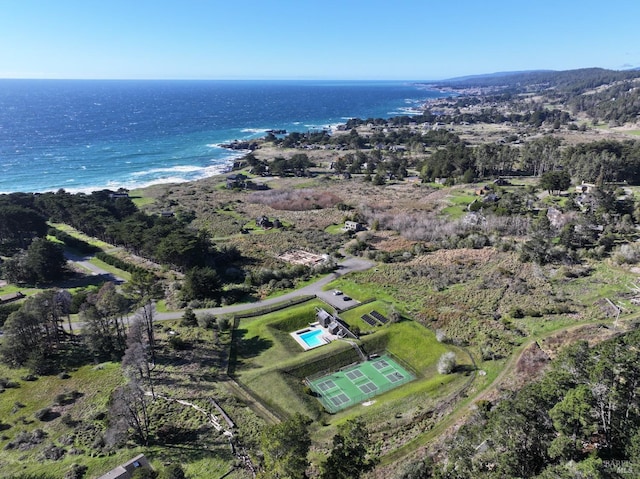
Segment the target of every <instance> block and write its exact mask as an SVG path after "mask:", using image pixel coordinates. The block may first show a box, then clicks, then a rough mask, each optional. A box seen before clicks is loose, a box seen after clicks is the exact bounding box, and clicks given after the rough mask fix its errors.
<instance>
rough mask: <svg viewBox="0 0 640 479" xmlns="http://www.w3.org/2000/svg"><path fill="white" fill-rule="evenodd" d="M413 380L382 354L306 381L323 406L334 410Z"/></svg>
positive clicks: (404, 370) (398, 365)
mask: <svg viewBox="0 0 640 479" xmlns="http://www.w3.org/2000/svg"><path fill="white" fill-rule="evenodd" d="M414 379H415V376H414V375H413V374H412V373H411V372H409V371H408V370H407V369H406V368H404V367H402V366H401V365H400V364H398V362H397V361H395V360H394V359H392V358H391V357H390V356H389V355H388V354H385V355H382V356H379V357H377V358H375V359H370V360H369V361H365V362H363V363H359V364H355V365H352V366H349V367H347V368H345V369H341V370H340V371H336V372H334V373H332V374H329V375H325V376H322V377H319V378H315V379H307V382H308V383H309V387H310V388H311V390H312V391H314V392H315V393H316V395H317V397H318V399H319V400H320V402H321V403H322V405H323V406H324V408H325V409H326V410H327V411H329V412H337V411H340V410H341V409H345V408H347V407H349V406H353V405H354V404H358V403H360V402H362V401H366V400H367V399H369V398H372V397H374V396H377V395H378V394H382V393H384V392H386V391H389V390H391V389H394V388H397V387H399V386H401V385H403V384H405V383H408V382H409V381H413V380H414Z"/></svg>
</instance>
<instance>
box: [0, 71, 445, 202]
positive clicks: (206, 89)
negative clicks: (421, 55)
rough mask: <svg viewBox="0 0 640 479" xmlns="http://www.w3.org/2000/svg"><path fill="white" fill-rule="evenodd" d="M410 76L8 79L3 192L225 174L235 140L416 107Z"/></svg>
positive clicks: (2, 129)
mask: <svg viewBox="0 0 640 479" xmlns="http://www.w3.org/2000/svg"><path fill="white" fill-rule="evenodd" d="M442 96H446V94H445V93H441V92H439V91H433V90H428V89H425V88H424V87H422V86H420V85H418V84H413V83H409V82H346V81H345V82H339V81H333V82H331V81H98V80H0V193H11V192H18V191H22V192H43V191H57V190H59V189H64V190H66V191H69V192H90V191H94V190H99V189H103V188H110V189H117V188H120V187H122V188H127V189H133V188H139V187H144V186H148V185H151V184H154V183H178V182H184V181H193V180H197V179H201V178H204V177H208V176H211V175H214V174H218V173H220V172H222V171H224V169H225V167H227V166H228V165H229V163H230V162H232V161H233V159H234V158H236V157H238V156H239V155H240V153H238V152H237V151H230V150H227V149H224V148H221V147H220V145H221V144H224V143H228V142H230V141H232V140H236V139H237V140H244V139H251V138H256V137H261V136H264V134H265V132H266V130H269V129H284V130H287V131H288V132H291V131H299V132H304V131H308V130H317V129H322V128H330V127H334V126H336V125H338V124H340V123H344V122H345V121H346V120H347V119H349V118H388V117H391V116H397V115H403V114H412V113H415V112H416V111H417V110H416V109H417V108H418V107H419V106H420V105H421V104H422V103H424V102H425V101H426V100H428V99H430V98H436V97H442Z"/></svg>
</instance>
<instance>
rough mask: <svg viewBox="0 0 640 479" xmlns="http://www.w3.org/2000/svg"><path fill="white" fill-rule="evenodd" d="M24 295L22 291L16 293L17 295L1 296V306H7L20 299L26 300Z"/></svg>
mask: <svg viewBox="0 0 640 479" xmlns="http://www.w3.org/2000/svg"><path fill="white" fill-rule="evenodd" d="M24 297H25V295H24V293H22V292H20V291H16V292H15V293H8V294H4V295H2V296H0V304H7V303H11V302H13V301H18V300H19V299H22V298H24Z"/></svg>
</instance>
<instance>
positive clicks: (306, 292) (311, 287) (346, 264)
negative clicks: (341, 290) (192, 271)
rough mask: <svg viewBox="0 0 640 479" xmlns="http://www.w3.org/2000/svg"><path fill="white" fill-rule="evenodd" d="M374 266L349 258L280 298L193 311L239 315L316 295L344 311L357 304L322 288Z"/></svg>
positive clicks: (175, 314)
mask: <svg viewBox="0 0 640 479" xmlns="http://www.w3.org/2000/svg"><path fill="white" fill-rule="evenodd" d="M373 266H375V263H374V262H373V261H369V260H366V259H363V258H356V257H353V256H352V257H349V258H347V259H345V260H344V261H342V262H340V263H338V268H337V270H336V271H335V272H333V273H331V274H328V275H327V276H324V277H323V278H320V279H319V280H317V281H314V282H313V283H310V284H308V285H306V286H303V287H302V288H299V289H296V290H294V291H291V292H289V293H286V294H283V295H281V296H275V297H273V298H268V299H264V300H261V301H256V302H254V303H242V304H233V305H231V306H220V307H218V308H208V309H198V310H196V311H194V312H195V313H196V314H213V315H220V314H230V313H239V312H241V311H247V310H250V309H256V308H262V307H265V306H272V305H274V304H278V303H282V302H285V301H289V300H291V299H294V298H299V297H300V296H312V295H316V296H317V297H318V298H320V299H322V300H323V301H324V302H326V303H328V304H330V305H332V306H337V307H338V308H340V309H344V308H345V307H348V306H352V305H354V304H356V303H357V302H356V301H355V300H353V299H351V300H349V301H345V300H344V296H334V295H333V293H332V292H331V291H324V290H323V288H324V287H325V286H326V285H328V284H329V283H331V281H333V280H335V279H337V278H339V277H341V276H344V275H346V274H349V273H353V272H356V271H366V270H368V269H370V268H372V267H373ZM183 314H184V312H183V311H171V312H166V313H156V317H155V320H156V321H163V320H168V319H179V318H181V317H182V316H183Z"/></svg>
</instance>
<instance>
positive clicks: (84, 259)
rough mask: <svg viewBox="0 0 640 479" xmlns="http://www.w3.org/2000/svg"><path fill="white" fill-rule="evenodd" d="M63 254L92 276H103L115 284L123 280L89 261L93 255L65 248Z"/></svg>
mask: <svg viewBox="0 0 640 479" xmlns="http://www.w3.org/2000/svg"><path fill="white" fill-rule="evenodd" d="M64 256H65V258H67V261H70V262H72V263H74V264H76V265H78V266H80V267H81V268H83V269H85V270H87V271H89V272H91V274H92V275H93V276H103V277H104V278H105V280H106V281H112V282H114V283H116V284H122V283H124V281H125V280H124V279H123V278H120V277H119V276H115V275H114V274H112V273H110V272H109V271H106V270H104V269H102V268H99V267H98V266H96V265H94V264H92V263H90V262H89V260H90V259H91V258H92V257H93V255H78V254H75V253H71V252H69V251H67V250H65V252H64Z"/></svg>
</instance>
